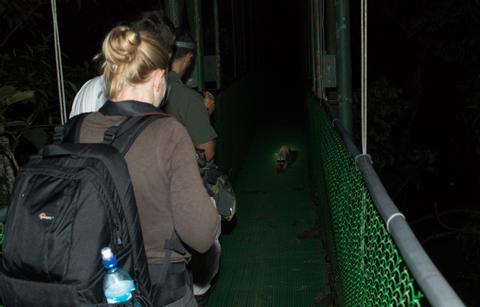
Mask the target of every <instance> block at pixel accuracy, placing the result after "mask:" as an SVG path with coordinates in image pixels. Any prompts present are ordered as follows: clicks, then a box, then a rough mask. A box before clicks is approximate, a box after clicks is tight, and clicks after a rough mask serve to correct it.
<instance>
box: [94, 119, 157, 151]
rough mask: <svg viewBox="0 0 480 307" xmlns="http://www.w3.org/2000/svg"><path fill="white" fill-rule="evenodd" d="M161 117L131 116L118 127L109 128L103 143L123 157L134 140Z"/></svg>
mask: <svg viewBox="0 0 480 307" xmlns="http://www.w3.org/2000/svg"><path fill="white" fill-rule="evenodd" d="M159 118H161V116H153V115H152V116H150V115H147V116H132V117H129V118H127V119H126V120H125V121H124V122H123V123H122V124H121V125H120V126H116V127H110V128H108V129H107V130H106V131H105V134H104V139H103V143H105V144H111V145H112V146H114V147H115V148H116V149H117V150H118V151H119V152H120V153H121V154H123V155H125V154H126V153H127V152H128V150H129V149H130V147H131V146H132V144H133V142H135V140H136V138H137V137H138V136H139V135H140V133H142V131H143V130H144V129H145V128H146V127H147V126H148V125H150V124H151V123H152V122H153V121H155V120H157V119H159Z"/></svg>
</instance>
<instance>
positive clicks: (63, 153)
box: [0, 108, 161, 307]
mask: <svg viewBox="0 0 480 307" xmlns="http://www.w3.org/2000/svg"><path fill="white" fill-rule="evenodd" d="M107 109H108V108H107ZM112 115H115V114H112ZM141 115H144V116H131V117H129V118H128V119H127V120H126V121H124V122H123V123H122V124H121V125H120V126H118V127H111V128H109V129H108V130H107V131H106V132H105V138H104V143H103V144H76V143H74V142H75V141H74V140H75V139H78V135H79V134H78V133H79V132H78V131H79V127H80V124H81V121H82V120H83V118H85V116H86V115H85V114H83V115H79V116H77V117H75V118H73V119H71V120H70V121H69V122H68V123H67V124H66V125H65V127H64V128H63V129H61V130H57V131H56V133H55V142H54V144H53V145H49V146H46V147H45V148H44V149H43V151H42V152H41V154H40V155H38V156H36V157H34V158H33V159H31V161H29V162H28V163H27V164H26V165H25V166H23V167H22V168H21V170H20V171H19V173H18V176H17V179H16V182H15V186H14V189H13V192H12V200H11V202H10V205H9V209H8V214H7V220H6V224H5V240H4V243H3V255H2V258H1V261H0V297H1V301H2V302H3V304H5V306H6V307H11V306H15V307H18V306H49V307H53V306H104V305H105V306H107V303H106V300H105V298H104V294H103V287H102V281H103V275H104V269H103V267H102V263H101V256H100V250H101V248H103V247H105V246H110V247H111V248H112V250H113V252H114V254H115V255H116V256H117V259H118V261H119V264H120V266H121V267H122V268H123V269H125V270H126V271H127V272H128V273H129V274H130V276H131V277H132V278H133V279H134V281H135V285H136V291H135V300H130V301H129V302H128V304H127V303H125V304H119V305H117V306H133V303H132V301H141V302H142V306H150V305H152V302H151V299H150V291H151V288H150V287H151V285H150V277H149V274H148V265H147V260H146V256H145V250H144V246H143V238H142V232H141V228H140V223H139V217H138V213H137V207H136V203H135V197H134V193H133V187H132V184H131V182H130V177H129V173H128V169H127V165H126V162H125V159H124V157H123V156H124V154H125V153H126V152H127V151H128V149H129V147H130V146H131V145H132V144H133V142H134V140H135V138H136V137H137V136H138V135H139V134H140V133H141V131H142V130H143V129H144V128H145V127H147V126H148V125H149V124H150V123H151V122H152V121H154V120H157V119H158V118H159V117H161V116H159V115H158V114H157V113H155V112H154V114H148V115H145V114H141ZM108 306H111V305H108Z"/></svg>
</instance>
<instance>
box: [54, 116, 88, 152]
mask: <svg viewBox="0 0 480 307" xmlns="http://www.w3.org/2000/svg"><path fill="white" fill-rule="evenodd" d="M89 114H90V113H82V114H79V115H77V116H74V117H72V118H70V119H69V120H68V121H67V122H66V123H65V125H63V126H57V127H55V132H54V135H53V143H54V144H62V143H77V142H78V140H79V139H80V127H81V126H82V122H83V120H84V119H85V118H86V117H87V116H88V115H89Z"/></svg>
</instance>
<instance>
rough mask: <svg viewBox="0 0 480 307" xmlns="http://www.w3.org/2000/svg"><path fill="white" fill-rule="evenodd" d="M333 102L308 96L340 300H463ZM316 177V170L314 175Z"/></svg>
mask: <svg viewBox="0 0 480 307" xmlns="http://www.w3.org/2000/svg"><path fill="white" fill-rule="evenodd" d="M330 114H332V113H331V111H330V110H329V108H328V106H323V107H322V106H321V104H320V102H318V101H313V102H309V115H310V125H311V126H310V131H311V133H312V135H311V141H312V144H311V146H313V147H314V148H316V149H313V151H314V152H313V154H314V155H315V156H314V157H313V158H314V159H319V162H318V163H319V164H320V165H321V168H322V173H320V172H317V173H316V176H322V178H321V179H319V180H317V181H314V182H321V185H323V187H320V190H321V193H322V192H323V193H325V194H326V195H324V196H323V197H324V199H325V200H326V202H327V203H328V208H327V209H328V210H326V215H327V219H326V221H327V224H328V225H327V227H326V228H327V230H326V231H327V239H329V240H330V241H333V242H330V244H329V253H330V255H331V258H332V261H333V263H332V264H333V275H334V284H335V285H334V286H335V291H336V295H337V299H338V301H339V305H340V306H421V304H422V298H423V297H426V299H427V300H428V301H429V303H430V304H431V305H433V306H449V307H452V306H464V304H463V303H462V301H461V300H460V298H459V297H458V296H457V294H456V293H455V292H454V291H453V289H452V288H451V287H450V285H449V284H448V283H447V281H446V280H445V279H444V278H443V276H442V274H441V273H440V272H439V271H438V269H437V268H436V267H435V265H434V264H433V263H432V261H431V260H430V258H429V257H428V256H427V254H426V253H425V251H424V249H423V248H422V246H421V245H420V243H419V242H418V240H417V239H416V237H415V235H414V234H413V232H412V231H411V229H410V227H409V225H408V224H407V222H406V221H405V217H404V216H403V215H402V214H401V213H400V212H399V210H398V209H397V207H396V206H395V204H394V203H393V201H392V200H391V198H390V197H389V195H388V194H387V192H386V190H385V188H384V187H383V184H382V183H381V181H380V179H379V178H378V176H377V174H376V173H375V171H374V169H373V167H372V166H371V163H370V159H369V158H368V157H366V156H363V155H360V152H359V151H358V149H357V148H356V146H355V145H354V144H353V142H352V141H351V139H350V137H349V136H348V135H347V133H346V132H345V130H344V129H343V127H342V126H341V124H340V122H339V120H337V119H335V118H333V117H332V116H331V115H330ZM314 176H315V174H314Z"/></svg>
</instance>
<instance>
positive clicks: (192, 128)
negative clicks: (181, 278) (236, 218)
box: [165, 29, 221, 307]
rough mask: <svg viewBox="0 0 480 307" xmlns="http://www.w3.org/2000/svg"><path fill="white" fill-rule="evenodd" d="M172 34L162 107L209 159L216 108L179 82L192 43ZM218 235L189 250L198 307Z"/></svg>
mask: <svg viewBox="0 0 480 307" xmlns="http://www.w3.org/2000/svg"><path fill="white" fill-rule="evenodd" d="M175 37H176V41H175V48H174V53H173V58H172V63H171V70H170V72H169V73H168V79H167V80H168V85H169V92H168V98H167V104H166V107H165V110H166V111H167V113H169V114H171V115H172V116H173V117H175V118H176V119H177V120H178V121H179V122H180V123H182V124H183V125H184V126H185V128H186V130H187V132H188V133H189V134H190V137H191V139H192V142H193V145H194V146H195V148H196V149H197V153H198V154H202V155H203V156H202V158H204V159H206V160H207V161H209V160H212V159H213V157H214V155H215V139H216V137H217V134H216V132H215V130H214V129H213V127H212V125H211V123H210V118H209V116H210V115H211V114H212V112H213V111H214V109H215V100H214V98H213V95H211V94H210V93H208V92H205V93H204V96H202V95H201V94H200V93H199V92H197V91H195V90H194V89H192V88H190V87H189V86H187V85H186V84H184V83H183V82H182V78H183V77H185V76H186V74H187V71H188V69H189V67H190V65H191V63H192V60H193V55H194V53H195V43H194V41H193V39H192V38H191V36H190V35H189V34H188V33H187V32H185V31H183V30H181V29H180V30H178V31H177V32H176V34H175ZM212 202H214V201H212ZM219 235H220V232H219V233H217V239H216V240H215V243H214V244H213V246H212V247H211V248H210V250H208V251H207V252H206V253H204V254H200V253H197V252H195V251H191V253H192V255H193V257H192V261H191V262H190V264H189V268H190V269H191V271H192V275H193V292H194V295H195V299H196V300H197V303H198V306H199V307H202V306H207V305H208V298H209V294H210V291H209V290H210V287H211V282H212V280H213V278H214V277H215V276H216V274H217V273H218V269H219V264H220V254H221V246H220V242H219V240H218V237H219Z"/></svg>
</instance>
